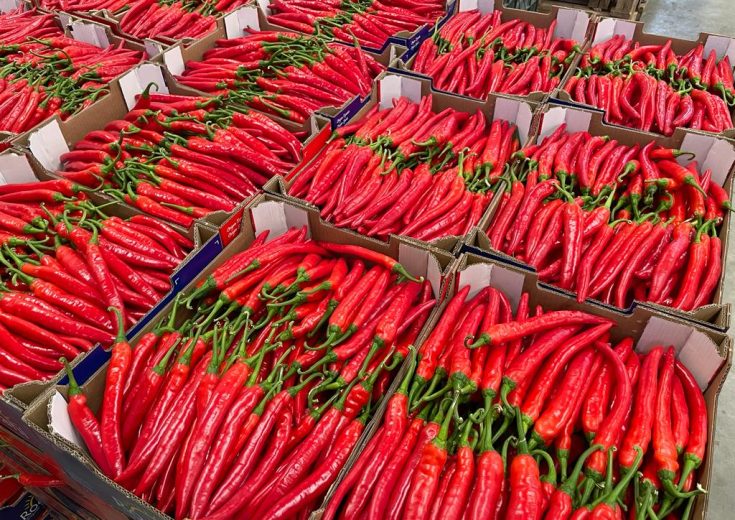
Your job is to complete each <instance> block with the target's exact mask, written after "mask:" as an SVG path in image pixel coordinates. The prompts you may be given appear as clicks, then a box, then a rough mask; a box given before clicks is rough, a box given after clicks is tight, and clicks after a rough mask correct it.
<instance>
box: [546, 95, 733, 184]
mask: <svg viewBox="0 0 735 520" xmlns="http://www.w3.org/2000/svg"><path fill="white" fill-rule="evenodd" d="M591 121H592V112H589V111H585V110H578V109H575V108H571V107H560V106H555V107H551V108H549V109H548V110H547V111H546V113H544V115H543V119H542V121H541V128H540V130H539V137H540V138H544V137H547V136H549V135H551V134H552V133H554V131H555V130H556V129H557V128H559V126H560V125H562V124H564V123H566V125H567V132H569V133H574V132H583V131H585V130H588V129H589V127H590V123H591ZM644 135H647V134H641V136H644ZM650 138H651V139H654V138H655V136H653V135H651V136H650ZM680 148H681V149H682V150H685V151H687V152H691V153H693V154H695V157H694V159H695V160H696V161H697V162H698V163H699V165H700V169H701V170H702V171H704V170H707V169H710V170H712V180H713V181H714V182H716V183H717V184H719V185H720V186H722V185H723V184H724V182H725V179H726V178H727V174H728V173H729V172H730V168H732V165H733V164H735V149H733V146H732V144H731V143H729V142H728V141H727V140H726V139H722V138H719V137H715V136H711V135H704V134H695V133H687V134H686V135H685V136H684V139H683V140H682V144H681V147H680ZM690 160H691V158H690V157H688V156H681V157H679V158H678V161H679V162H680V163H681V164H686V163H687V162H689V161H690Z"/></svg>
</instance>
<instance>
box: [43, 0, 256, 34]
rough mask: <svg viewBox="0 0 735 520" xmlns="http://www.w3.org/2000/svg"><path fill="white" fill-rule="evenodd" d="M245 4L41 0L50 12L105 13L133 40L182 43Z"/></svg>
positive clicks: (240, 0)
mask: <svg viewBox="0 0 735 520" xmlns="http://www.w3.org/2000/svg"><path fill="white" fill-rule="evenodd" d="M246 3H247V2H245V1H244V0H217V1H210V0H205V1H201V0H193V1H192V0H187V1H183V0H135V1H134V2H127V1H121V0H42V1H41V7H42V8H44V9H49V10H52V11H67V12H75V13H89V12H92V13H96V12H97V11H107V12H108V15H107V16H105V18H106V19H108V20H109V19H110V18H112V17H114V18H115V19H116V21H117V22H118V26H119V29H120V30H121V31H122V32H123V33H125V34H129V35H131V36H134V37H136V38H140V39H144V38H153V39H156V38H163V39H168V40H181V39H185V38H201V37H203V36H204V35H206V34H208V33H210V32H212V31H213V30H214V29H215V28H216V27H217V18H218V17H219V16H221V15H222V14H224V13H228V12H230V11H233V10H235V9H237V8H239V7H241V6H243V5H245V4H246Z"/></svg>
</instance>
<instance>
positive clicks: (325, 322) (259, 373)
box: [69, 228, 435, 519]
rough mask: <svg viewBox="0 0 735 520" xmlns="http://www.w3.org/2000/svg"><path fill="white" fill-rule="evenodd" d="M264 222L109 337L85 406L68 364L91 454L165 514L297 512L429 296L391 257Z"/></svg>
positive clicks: (383, 383)
mask: <svg viewBox="0 0 735 520" xmlns="http://www.w3.org/2000/svg"><path fill="white" fill-rule="evenodd" d="M267 235H268V233H267V232H265V233H262V234H260V235H259V236H258V237H257V238H256V239H255V241H254V242H253V243H252V244H251V245H250V247H248V248H247V249H245V250H244V251H241V252H239V253H236V254H235V255H234V256H232V257H231V258H229V259H228V260H226V261H225V262H224V263H223V264H222V265H221V266H219V267H218V268H217V269H215V270H214V271H213V272H212V274H211V275H209V276H208V277H207V278H206V279H203V280H201V281H200V282H199V284H198V286H197V288H196V289H195V290H194V291H193V292H192V293H190V294H188V295H185V296H181V297H180V298H179V299H178V300H177V302H176V304H175V305H174V307H173V309H172V310H171V312H170V313H169V315H168V316H166V317H165V318H164V319H163V320H162V322H161V324H160V325H159V326H158V327H157V328H156V329H154V330H153V331H151V332H149V333H147V334H145V335H144V336H142V337H141V338H140V341H138V342H137V344H136V345H135V346H134V347H132V348H131V346H130V345H129V344H128V343H126V342H125V340H124V338H118V340H117V341H116V343H115V345H114V347H113V350H112V357H111V359H110V362H109V365H108V367H107V372H106V381H105V389H104V396H103V402H102V406H101V408H100V410H99V411H98V413H97V414H96V415H95V414H94V413H93V411H92V410H91V409H90V408H89V407H88V406H87V404H86V401H85V397H84V394H83V393H82V391H81V390H80V389H79V388H78V387H77V386H76V384H75V382H74V380H73V375H70V381H71V386H70V389H69V415H70V418H71V420H72V423H73V424H74V426H75V427H76V428H77V430H78V432H79V433H80V435H81V437H82V438H83V440H84V443H85V445H86V447H87V449H88V450H89V453H90V455H91V456H92V458H93V459H94V461H95V462H96V463H97V464H98V466H99V467H100V469H101V470H102V471H103V472H104V473H105V474H106V475H107V476H108V477H110V478H112V479H114V480H115V481H116V482H117V483H119V484H121V485H122V486H124V487H126V488H128V489H129V490H131V491H132V492H134V493H135V494H137V495H138V496H140V497H141V498H142V499H144V500H146V501H148V502H150V503H151V504H155V506H156V507H157V508H158V509H160V510H161V511H163V512H166V513H170V514H172V515H174V516H175V518H211V519H214V518H221V519H225V518H235V517H239V516H241V515H244V514H246V512H247V516H252V517H255V518H292V517H295V516H299V517H300V516H301V515H302V514H303V513H308V512H309V511H310V510H311V508H312V507H313V505H314V504H315V503H318V501H319V500H320V499H321V498H322V496H323V495H324V493H325V492H326V490H327V488H328V487H329V485H330V484H331V483H332V482H334V481H335V479H336V477H337V474H338V473H339V471H340V470H341V468H342V467H343V465H344V464H345V462H346V460H347V458H348V456H349V455H350V453H351V452H352V449H353V448H354V446H355V444H356V442H357V441H358V439H359V437H360V435H361V433H362V431H363V429H364V426H365V422H366V421H367V420H368V419H369V418H370V416H371V414H372V411H373V409H374V408H375V405H376V404H377V403H378V402H379V401H380V399H381V397H382V395H383V394H384V393H385V392H386V390H387V387H388V385H389V384H390V381H391V378H392V373H393V372H394V371H395V369H396V368H397V367H398V365H399V364H400V363H401V361H402V360H403V358H404V357H405V356H406V354H407V353H408V351H409V346H410V345H411V344H412V343H413V342H414V341H415V339H416V337H417V335H418V334H419V332H420V331H421V329H422V327H423V325H424V322H425V321H426V319H427V317H428V314H429V312H430V310H431V309H432V308H433V306H434V304H435V301H434V300H433V299H432V297H431V294H432V291H431V286H430V284H429V283H428V282H423V283H421V282H418V281H415V280H416V279H415V278H413V277H411V276H410V275H409V274H408V273H407V272H406V271H405V269H404V268H403V267H402V266H401V265H400V264H398V263H397V262H396V261H395V260H393V259H392V258H390V257H387V256H384V255H382V254H379V253H376V252H373V251H370V250H367V249H364V248H362V247H359V246H352V245H339V244H333V243H328V242H317V241H314V240H311V239H308V238H306V229H305V228H304V229H291V230H289V231H288V232H286V233H285V234H284V235H281V236H279V237H276V238H273V239H271V240H270V241H269V242H266V239H267V238H268V236H267ZM185 308H186V309H192V311H191V312H190V311H187V310H185ZM181 314H184V315H183V316H180V315H181ZM182 320H183V323H182V324H180V325H177V324H178V323H181V322H182Z"/></svg>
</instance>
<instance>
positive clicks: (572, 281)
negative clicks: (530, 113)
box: [487, 125, 731, 311]
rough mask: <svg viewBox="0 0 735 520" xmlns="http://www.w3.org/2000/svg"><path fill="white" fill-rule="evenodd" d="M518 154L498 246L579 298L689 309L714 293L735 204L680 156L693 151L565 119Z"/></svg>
mask: <svg viewBox="0 0 735 520" xmlns="http://www.w3.org/2000/svg"><path fill="white" fill-rule="evenodd" d="M518 155H519V156H522V157H523V158H524V159H523V161H522V162H520V163H518V164H516V166H515V168H514V169H513V170H511V172H510V174H511V182H510V184H509V186H508V189H507V190H506V191H505V192H504V193H503V195H502V201H501V203H500V205H499V207H498V210H497V212H496V213H495V215H494V217H493V219H492V221H491V222H490V223H489V225H488V228H487V232H488V236H489V239H490V244H491V247H493V248H494V249H497V250H499V251H502V252H504V253H506V254H508V255H512V256H514V257H516V258H518V259H520V260H522V261H524V262H526V263H528V264H529V265H531V266H533V267H534V268H535V269H536V270H537V271H538V273H539V277H540V278H541V279H542V280H544V281H547V282H550V283H553V284H555V285H558V286H559V287H562V288H564V289H567V290H570V291H574V292H576V293H577V299H578V300H579V301H580V302H581V301H584V300H585V299H586V298H597V299H599V300H601V301H603V302H605V303H608V304H612V305H615V306H617V307H621V308H628V306H629V305H630V303H631V302H632V300H638V301H651V302H655V303H659V304H662V305H666V306H670V307H674V308H677V309H681V310H686V311H689V310H692V309H696V308H698V307H701V306H703V305H708V304H710V303H711V302H712V298H713V296H714V294H715V292H716V290H717V287H718V285H719V281H720V277H721V275H722V242H721V240H720V238H719V237H718V235H719V228H720V225H721V223H722V221H723V218H724V213H725V212H726V211H728V210H729V209H730V208H731V204H730V201H729V197H728V194H727V192H726V190H725V189H723V188H722V187H721V186H720V185H719V184H717V183H716V182H714V181H713V180H712V179H711V171H709V170H707V171H705V172H700V171H699V169H698V165H697V162H696V161H691V162H690V163H689V164H688V165H687V166H686V167H684V166H682V165H680V164H679V163H678V162H677V161H676V157H681V156H683V155H686V152H683V151H681V150H675V149H671V148H666V147H663V146H658V145H656V143H655V141H650V142H649V143H647V144H646V145H645V146H643V147H642V148H641V147H639V146H638V145H634V146H628V145H625V144H621V143H618V142H617V141H616V140H615V139H609V138H607V137H606V136H592V135H590V134H589V133H587V132H575V133H568V132H566V126H565V125H561V126H559V127H558V128H557V130H556V131H555V132H554V133H553V134H551V135H549V136H547V137H546V138H545V139H544V140H542V141H541V142H540V143H539V144H533V145H529V146H527V147H525V148H524V149H522V150H521V151H520V152H519V154H518ZM519 170H520V171H519ZM516 172H518V173H519V175H518V176H517V177H516V176H515V173H516Z"/></svg>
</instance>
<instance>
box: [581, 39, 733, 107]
mask: <svg viewBox="0 0 735 520" xmlns="http://www.w3.org/2000/svg"><path fill="white" fill-rule="evenodd" d="M671 46H672V42H671V40H667V41H666V43H664V44H663V45H661V44H653V45H641V44H640V43H639V42H636V41H633V40H630V39H628V38H626V37H625V36H624V35H622V34H617V35H615V36H613V37H611V38H609V39H607V40H605V41H602V42H600V43H598V44H596V45H595V46H593V47H592V48H591V49H590V50H589V52H588V53H587V54H586V55H585V56H584V57H583V58H582V61H581V62H580V67H581V68H582V69H584V70H589V71H596V70H599V69H601V68H602V69H606V70H608V71H618V70H621V71H622V70H629V69H634V70H643V71H645V72H646V73H647V74H650V75H651V76H654V77H656V78H657V79H663V80H665V81H667V82H668V83H670V84H671V85H672V86H673V87H675V88H676V90H682V87H685V88H687V89H688V88H691V89H699V90H706V91H709V92H711V93H712V94H717V95H718V96H720V97H722V99H723V100H724V101H726V102H727V103H728V104H729V105H731V106H732V104H733V101H734V100H735V82H734V81H733V67H732V64H731V63H730V58H729V56H728V55H727V54H725V55H723V56H722V57H721V58H718V57H717V52H715V50H714V49H711V50H710V51H709V54H707V56H706V57H705V50H704V45H702V44H701V43H698V44H697V45H696V47H694V48H692V49H691V50H690V51H689V52H687V53H686V54H684V55H683V56H677V55H676V53H674V51H673V50H672V48H671Z"/></svg>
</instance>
